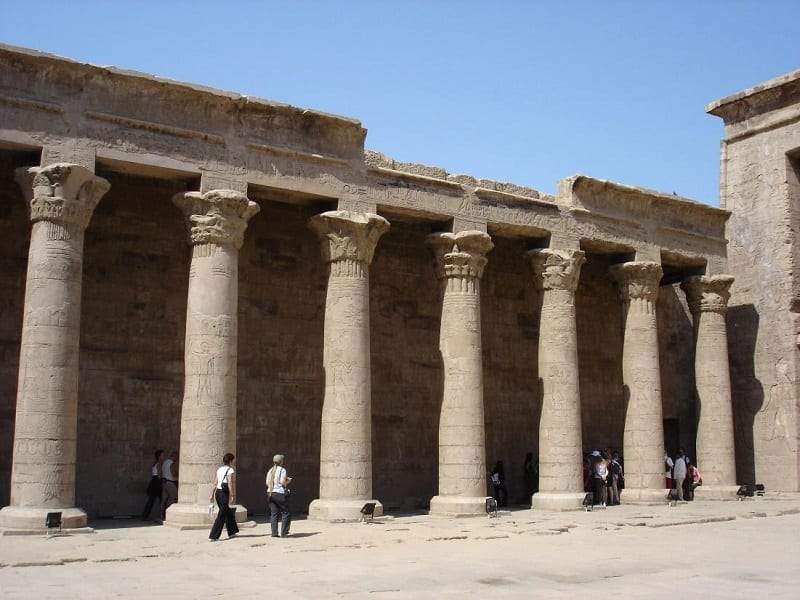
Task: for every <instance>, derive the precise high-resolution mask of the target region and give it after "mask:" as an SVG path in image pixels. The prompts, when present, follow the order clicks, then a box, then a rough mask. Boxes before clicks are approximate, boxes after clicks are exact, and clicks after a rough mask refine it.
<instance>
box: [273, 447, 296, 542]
mask: <svg viewBox="0 0 800 600" xmlns="http://www.w3.org/2000/svg"><path fill="white" fill-rule="evenodd" d="M283 460H284V456H283V454H276V455H275V456H273V457H272V468H271V469H270V470H269V471H268V472H267V498H268V499H269V513H270V517H269V522H270V526H271V527H272V537H278V517H279V516H280V519H281V536H282V537H286V536H288V535H289V525H291V523H292V516H291V514H290V513H289V503H288V496H289V484H290V483H291V482H292V478H291V477H288V476H287V475H286V468H285V467H284V466H283Z"/></svg>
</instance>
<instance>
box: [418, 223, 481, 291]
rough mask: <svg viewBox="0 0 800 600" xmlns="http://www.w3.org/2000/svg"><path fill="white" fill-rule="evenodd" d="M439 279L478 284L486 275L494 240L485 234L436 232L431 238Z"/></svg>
mask: <svg viewBox="0 0 800 600" xmlns="http://www.w3.org/2000/svg"><path fill="white" fill-rule="evenodd" d="M428 245H429V246H430V248H431V251H432V252H433V256H434V261H435V268H436V276H437V277H438V278H439V279H460V280H466V281H476V280H479V279H480V278H481V277H482V276H483V269H484V267H485V266H486V263H487V259H486V254H487V253H488V252H489V251H490V250H491V249H492V248H494V244H493V243H492V238H491V237H490V236H489V234H487V233H484V232H482V231H460V232H458V233H449V232H445V233H434V234H431V235H430V236H428Z"/></svg>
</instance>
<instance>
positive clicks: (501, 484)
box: [488, 452, 539, 507]
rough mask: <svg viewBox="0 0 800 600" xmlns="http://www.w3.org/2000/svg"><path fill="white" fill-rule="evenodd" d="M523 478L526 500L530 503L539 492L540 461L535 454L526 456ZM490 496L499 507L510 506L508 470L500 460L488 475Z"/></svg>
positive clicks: (529, 453)
mask: <svg viewBox="0 0 800 600" xmlns="http://www.w3.org/2000/svg"><path fill="white" fill-rule="evenodd" d="M523 478H524V481H525V499H524V501H528V500H530V499H531V496H533V495H534V494H535V493H536V492H538V491H539V461H538V460H537V459H535V458H534V457H533V452H528V453H527V454H526V455H525V462H524V464H523ZM488 488H489V495H490V496H491V497H492V498H494V499H495V501H496V502H497V506H498V507H503V506H508V489H507V488H506V469H505V467H504V466H503V461H502V460H498V461H497V462H496V463H495V464H494V467H492V470H491V471H489V473H488Z"/></svg>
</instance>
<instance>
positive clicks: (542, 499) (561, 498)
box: [531, 492, 586, 511]
mask: <svg viewBox="0 0 800 600" xmlns="http://www.w3.org/2000/svg"><path fill="white" fill-rule="evenodd" d="M584 498H586V493H585V492H537V493H536V494H534V495H533V496H532V497H531V508H532V509H533V510H551V511H564V510H578V509H581V508H583V499H584Z"/></svg>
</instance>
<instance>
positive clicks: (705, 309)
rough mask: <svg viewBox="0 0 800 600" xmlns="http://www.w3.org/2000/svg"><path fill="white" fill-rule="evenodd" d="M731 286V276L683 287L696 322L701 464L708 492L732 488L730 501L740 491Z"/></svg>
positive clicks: (702, 278) (700, 279)
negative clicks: (729, 327) (730, 346)
mask: <svg viewBox="0 0 800 600" xmlns="http://www.w3.org/2000/svg"><path fill="white" fill-rule="evenodd" d="M732 284H733V277H731V276H730V275H714V276H693V277H688V278H687V279H686V280H684V281H683V282H682V283H681V288H683V291H684V292H685V293H686V299H687V301H688V304H689V308H690V310H691V312H692V317H693V319H694V331H695V385H696V387H697V400H698V404H699V419H698V423H697V462H698V465H699V467H700V469H701V470H702V472H703V485H704V486H709V487H708V488H706V490H703V492H705V493H706V494H708V490H709V488H711V487H716V488H720V487H728V488H730V489H729V490H728V491H729V496H731V497H732V496H733V493H734V492H735V489H736V488H735V487H734V486H735V485H736V457H735V454H734V429H733V404H732V401H731V378H730V367H729V363H728V331H727V325H726V323H725V313H726V311H727V309H728V300H729V299H730V287H731V285H732ZM721 491H722V490H719V491H718V493H719V492H721Z"/></svg>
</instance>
